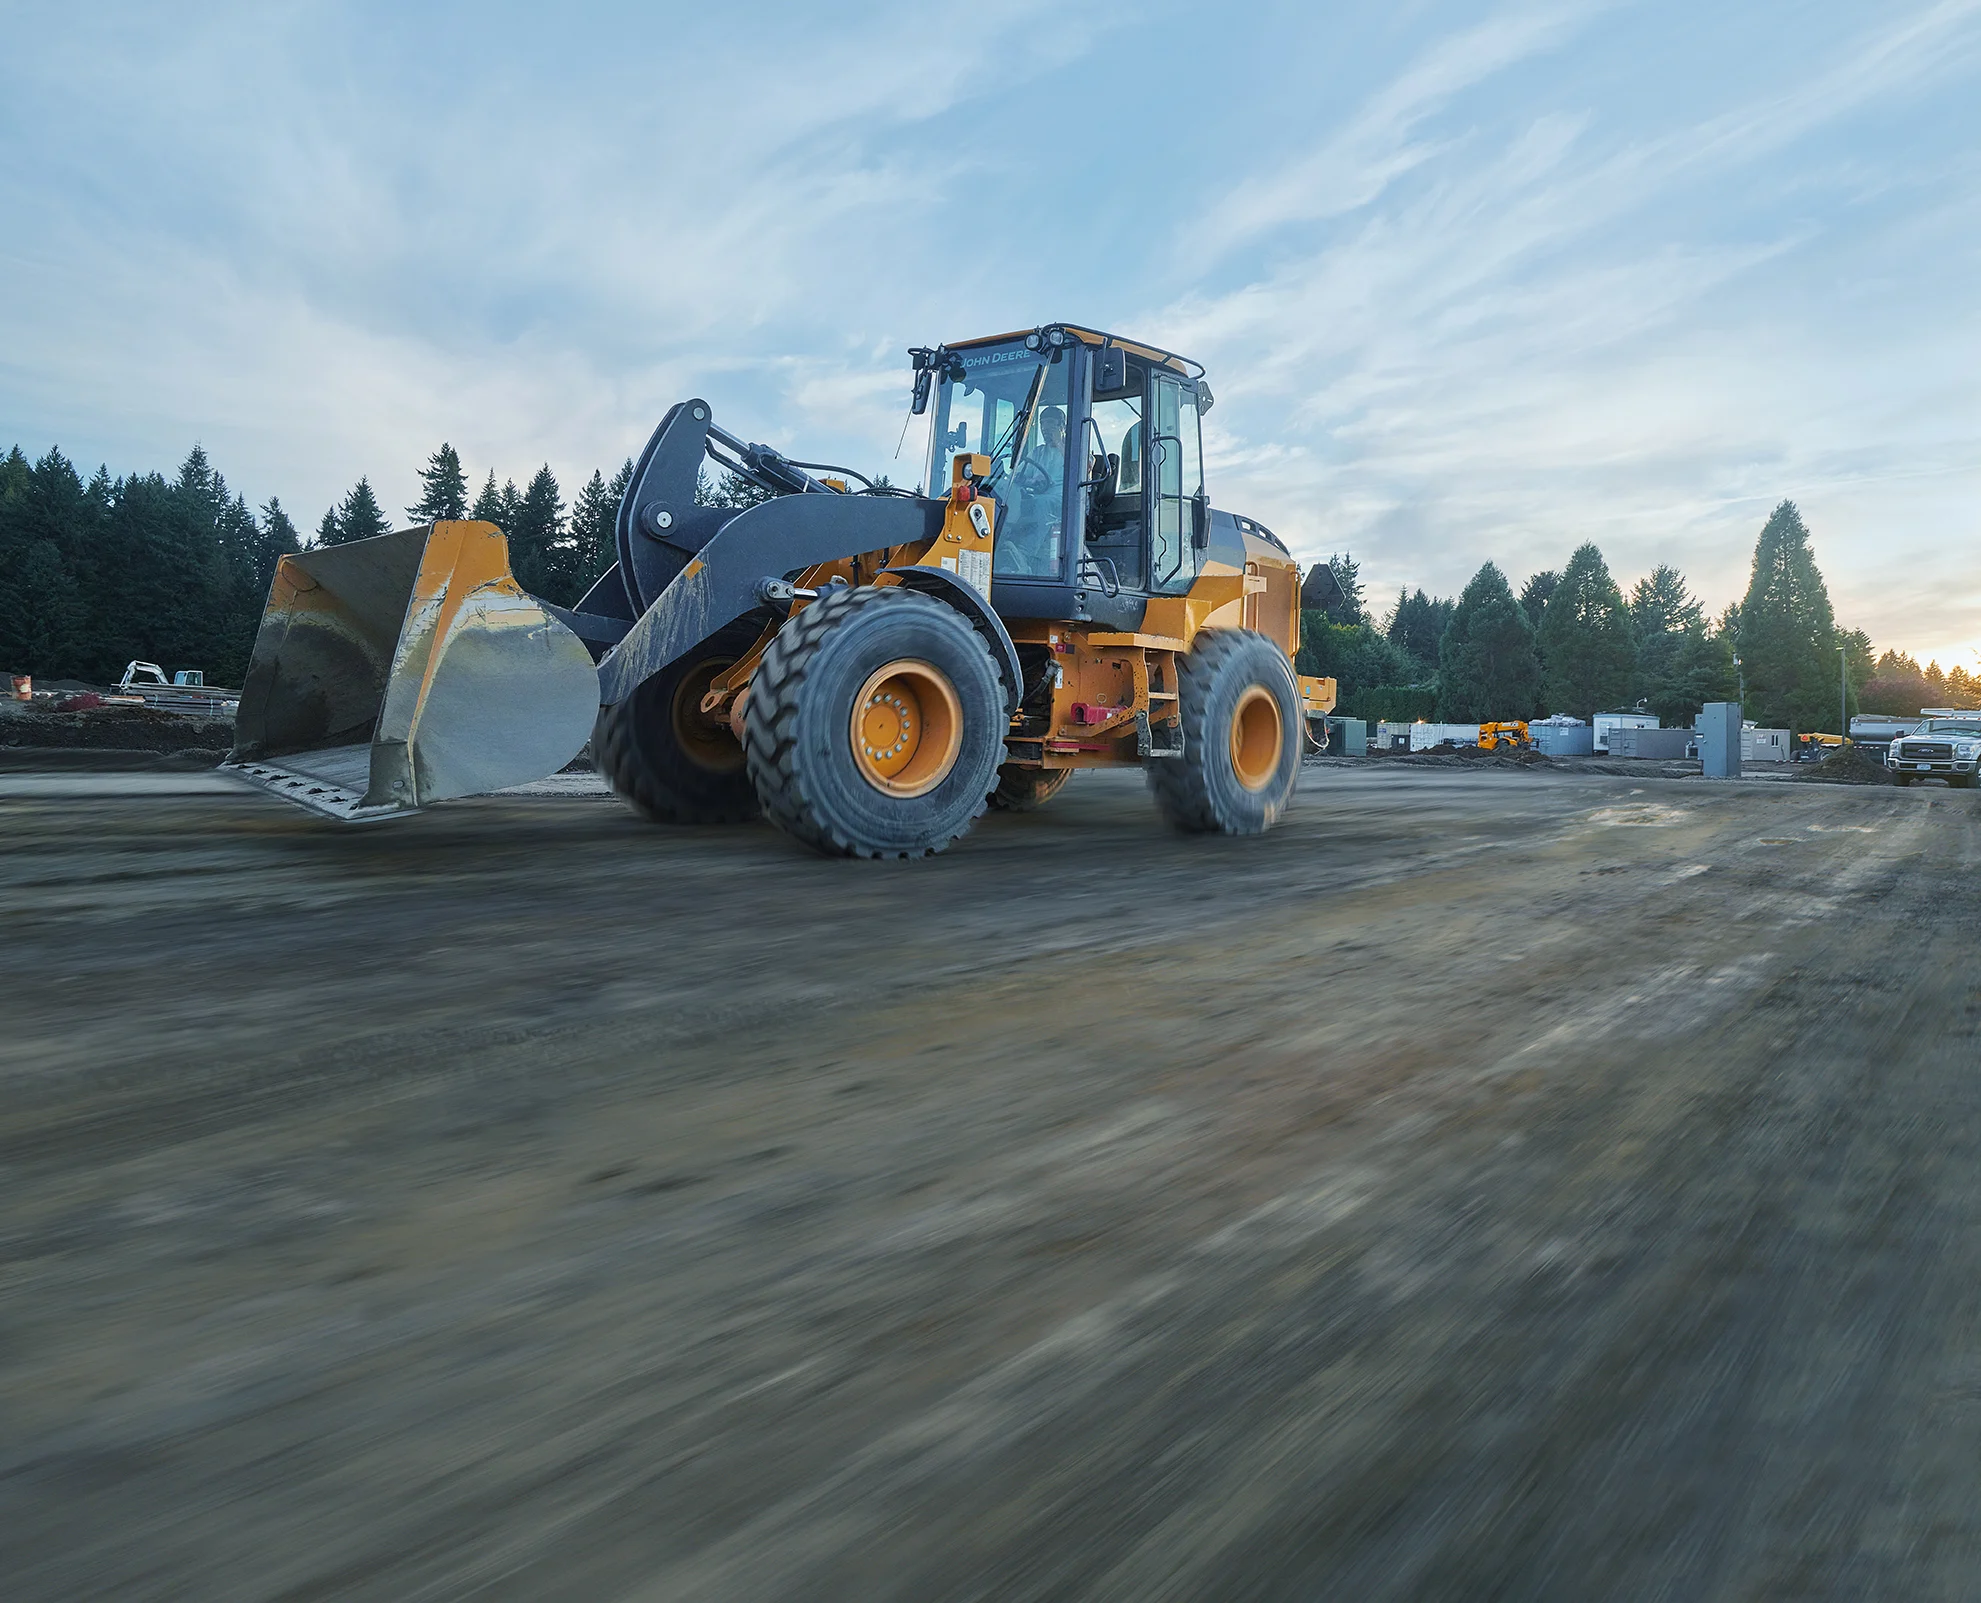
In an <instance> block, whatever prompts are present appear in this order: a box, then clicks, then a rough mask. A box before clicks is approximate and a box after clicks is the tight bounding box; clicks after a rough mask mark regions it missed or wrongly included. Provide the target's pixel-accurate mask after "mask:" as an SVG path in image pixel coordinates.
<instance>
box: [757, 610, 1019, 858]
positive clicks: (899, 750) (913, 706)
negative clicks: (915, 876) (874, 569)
mask: <svg viewBox="0 0 1981 1603" xmlns="http://www.w3.org/2000/svg"><path fill="white" fill-rule="evenodd" d="M1009 726H1010V718H1009V715H1008V714H1007V712H1006V710H1005V700H1004V685H1003V681H1002V680H1001V679H1000V678H999V676H998V671H997V664H996V663H995V661H993V660H992V658H991V654H990V650H989V648H988V647H987V646H986V645H985V644H984V638H983V636H982V635H980V634H979V633H978V632H977V631H976V628H975V627H974V626H973V625H972V624H971V623H970V621H969V620H968V619H967V618H965V617H964V616H963V615H962V614H961V613H959V612H957V611H956V610H955V609H954V608H953V607H949V606H946V605H945V604H944V603H942V602H940V601H937V600H936V599H935V598H933V597H932V596H927V595H923V594H921V593H920V592H919V591H914V590H907V589H902V588H899V587H896V586H886V587H876V586H870V585H863V586H834V587H833V588H831V589H829V590H828V591H827V592H826V593H825V594H824V595H822V596H820V597H819V599H818V600H817V601H814V602H813V603H812V604H811V605H810V606H808V607H806V608H805V609H804V610H803V611H802V612H800V613H798V614H797V615H796V616H795V617H794V618H792V619H791V621H790V622H789V623H787V624H786V625H785V626H784V628H783V629H782V630H781V631H780V632H779V634H778V636H777V638H776V639H775V640H773V641H772V642H771V644H770V649H769V650H768V651H766V652H765V653H764V659H763V665H762V666H761V667H760V668H759V669H758V670H757V674H756V678H755V679H754V680H752V682H751V685H750V700H749V704H748V707H747V709H746V712H745V715H744V743H743V745H744V753H745V756H746V758H747V760H748V763H749V771H750V779H751V781H752V783H753V784H754V785H755V786H756V791H757V796H758V799H759V800H760V801H761V803H762V805H763V810H764V814H765V816H766V817H768V818H769V819H770V821H771V822H772V823H774V824H776V825H777V826H778V828H780V829H782V830H783V831H784V832H785V833H786V834H788V835H791V836H792V837H794V838H795V839H797V840H800V841H803V842H804V843H805V844H806V845H807V846H810V847H812V848H813V849H814V850H816V851H820V852H824V853H826V854H827V855H828V856H833V857H926V856H929V855H930V854H931V853H934V852H939V851H941V850H942V849H943V848H944V847H945V846H947V845H948V844H949V843H950V842H951V841H953V840H955V839H956V838H957V837H958V836H959V835H962V834H963V833H964V832H965V831H966V830H968V829H969V827H970V825H971V824H972V823H973V822H974V821H975V820H976V818H977V817H978V815H979V814H981V813H982V812H983V810H984V808H985V806H986V805H987V798H988V795H989V792H990V789H991V787H992V785H993V784H994V783H995V775H996V772H997V768H998V765H999V764H1000V763H1002V762H1003V761H1004V732H1005V730H1006V729H1007V728H1008V727H1009Z"/></svg>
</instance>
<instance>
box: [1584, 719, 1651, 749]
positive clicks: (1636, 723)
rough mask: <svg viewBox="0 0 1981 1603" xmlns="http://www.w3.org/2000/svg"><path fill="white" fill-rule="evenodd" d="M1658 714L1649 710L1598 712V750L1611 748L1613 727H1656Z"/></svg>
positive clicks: (1596, 727)
mask: <svg viewBox="0 0 1981 1603" xmlns="http://www.w3.org/2000/svg"><path fill="white" fill-rule="evenodd" d="M1657 727H1658V716H1657V714H1656V713H1649V712H1599V713H1597V714H1596V724H1595V729H1596V750H1598V751H1608V750H1609V749H1610V731H1611V730H1613V729H1656V728H1657Z"/></svg>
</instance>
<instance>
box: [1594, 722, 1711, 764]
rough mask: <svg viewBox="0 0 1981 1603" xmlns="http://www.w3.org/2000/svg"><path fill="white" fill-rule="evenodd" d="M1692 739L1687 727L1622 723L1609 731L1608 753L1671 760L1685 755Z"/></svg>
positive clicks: (1655, 759) (1649, 759) (1660, 760)
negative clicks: (1640, 726)
mask: <svg viewBox="0 0 1981 1603" xmlns="http://www.w3.org/2000/svg"><path fill="white" fill-rule="evenodd" d="M1693 739H1694V736H1693V733H1692V731H1691V730H1689V729H1635V728H1632V727H1630V726H1629V725H1624V726H1621V727H1619V728H1616V729H1612V730H1611V731H1610V755H1611V756H1612V757H1635V758H1638V759H1640V760H1644V761H1653V762H1671V761H1673V760H1674V759H1676V758H1680V757H1683V756H1685V755H1687V751H1688V748H1689V747H1690V746H1691V745H1692V742H1693Z"/></svg>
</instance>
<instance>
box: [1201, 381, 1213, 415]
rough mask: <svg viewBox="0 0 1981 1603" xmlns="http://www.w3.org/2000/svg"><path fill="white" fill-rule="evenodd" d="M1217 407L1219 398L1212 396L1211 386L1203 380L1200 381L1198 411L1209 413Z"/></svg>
mask: <svg viewBox="0 0 1981 1603" xmlns="http://www.w3.org/2000/svg"><path fill="white" fill-rule="evenodd" d="M1216 405H1217V397H1216V396H1215V395H1213V394H1211V387H1210V385H1208V384H1206V383H1205V382H1204V381H1203V380H1202V379H1198V380H1197V410H1198V411H1199V412H1208V411H1209V410H1210V409H1211V408H1212V407H1214V406H1216Z"/></svg>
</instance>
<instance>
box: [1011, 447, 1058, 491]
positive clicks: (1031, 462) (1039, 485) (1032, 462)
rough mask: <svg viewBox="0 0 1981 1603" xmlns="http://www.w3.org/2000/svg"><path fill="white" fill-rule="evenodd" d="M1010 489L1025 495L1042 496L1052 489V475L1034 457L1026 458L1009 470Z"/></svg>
mask: <svg viewBox="0 0 1981 1603" xmlns="http://www.w3.org/2000/svg"><path fill="white" fill-rule="evenodd" d="M1011 487H1012V488H1013V489H1014V490H1023V491H1024V492H1025V493H1026V494H1027V495H1043V494H1044V493H1045V492H1046V491H1048V490H1050V489H1051V488H1052V475H1051V474H1050V473H1048V472H1046V470H1045V467H1044V465H1043V464H1042V463H1041V462H1040V461H1039V459H1038V458H1037V457H1035V456H1028V457H1026V458H1024V459H1023V460H1022V461H1021V462H1019V464H1018V466H1017V467H1015V468H1013V469H1012V470H1011Z"/></svg>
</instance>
